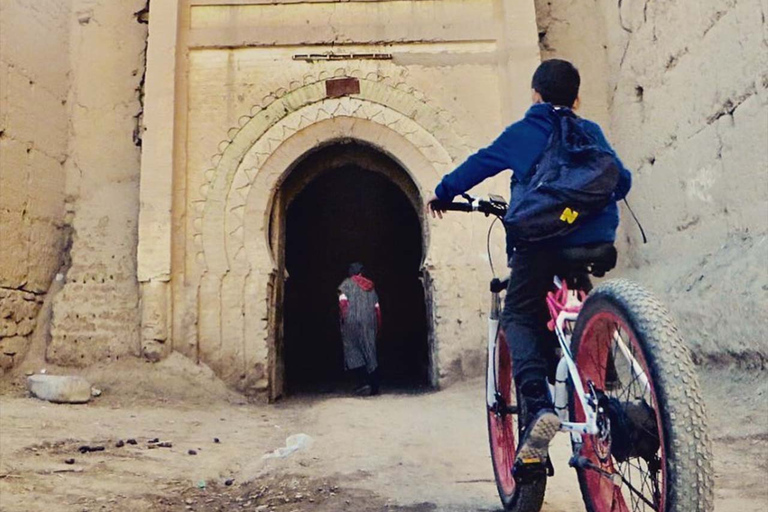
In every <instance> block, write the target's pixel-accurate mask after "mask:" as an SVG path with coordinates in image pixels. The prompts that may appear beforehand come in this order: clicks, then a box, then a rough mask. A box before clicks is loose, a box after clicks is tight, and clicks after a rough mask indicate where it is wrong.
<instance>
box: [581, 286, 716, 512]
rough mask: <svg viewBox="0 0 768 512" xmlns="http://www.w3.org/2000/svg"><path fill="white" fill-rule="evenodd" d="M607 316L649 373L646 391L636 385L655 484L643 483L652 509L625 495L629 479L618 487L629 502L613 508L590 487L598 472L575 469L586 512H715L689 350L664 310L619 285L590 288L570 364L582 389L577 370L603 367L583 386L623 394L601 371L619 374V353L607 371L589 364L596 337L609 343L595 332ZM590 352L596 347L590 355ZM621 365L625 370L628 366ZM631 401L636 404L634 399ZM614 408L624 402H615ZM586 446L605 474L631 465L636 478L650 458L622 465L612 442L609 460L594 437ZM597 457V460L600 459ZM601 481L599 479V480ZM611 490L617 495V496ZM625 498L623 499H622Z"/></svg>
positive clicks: (595, 357)
mask: <svg viewBox="0 0 768 512" xmlns="http://www.w3.org/2000/svg"><path fill="white" fill-rule="evenodd" d="M611 318H613V319H615V322H616V323H615V325H616V326H618V332H619V333H620V334H619V336H620V337H621V338H622V339H624V338H625V337H626V340H625V346H627V347H629V348H630V350H631V351H632V353H633V357H635V358H636V361H637V362H638V363H639V364H640V365H641V366H642V367H643V368H644V371H645V373H646V374H649V379H650V386H642V385H640V387H641V388H642V389H644V390H645V392H646V393H647V394H648V396H649V397H650V398H649V399H648V403H649V404H650V408H649V410H651V411H652V412H651V413H649V415H650V417H651V418H652V419H653V420H654V422H655V423H652V424H653V426H655V427H657V428H656V432H657V433H658V437H657V438H656V445H655V446H658V448H657V450H658V451H656V452H655V453H657V454H658V457H657V459H656V462H657V463H658V466H659V467H660V468H661V469H660V470H659V471H657V472H656V473H654V472H653V471H652V470H651V469H650V468H651V464H650V463H646V464H645V468H646V470H647V473H646V475H647V476H650V475H654V474H655V475H661V477H660V478H659V477H658V476H657V477H656V478H655V479H654V478H652V477H651V478H650V479H649V480H648V481H649V482H653V483H656V484H657V485H656V487H655V489H656V491H655V494H654V491H653V489H654V487H653V485H650V483H648V487H647V489H648V496H652V499H651V500H650V501H651V502H652V504H654V505H655V506H654V507H651V506H649V505H647V504H646V503H645V502H643V501H642V500H641V499H640V498H638V497H637V495H638V493H634V494H633V493H632V492H629V491H628V489H629V487H628V486H627V480H624V483H622V487H621V488H620V489H621V490H620V493H619V494H622V493H623V494H624V495H625V496H626V495H627V494H629V499H630V503H629V504H625V505H624V506H623V507H622V506H618V507H617V506H616V502H615V500H617V498H616V497H615V496H614V497H611V498H607V495H608V494H609V493H606V492H602V491H601V489H603V487H602V486H603V484H602V483H601V484H595V482H596V477H595V476H594V475H596V474H597V473H596V472H595V471H593V470H590V469H577V474H578V478H579V484H580V486H581V491H582V496H583V498H584V502H585V505H586V508H587V510H588V511H589V512H602V511H603V510H614V508H615V509H618V510H633V511H634V510H660V511H662V510H663V511H664V512H711V511H712V510H713V509H714V492H713V491H714V479H713V469H712V449H711V443H710V439H709V434H708V431H707V427H706V412H705V409H704V402H703V400H702V398H701V393H700V391H699V383H698V377H697V375H696V371H695V368H694V365H693V362H692V360H691V357H690V355H689V353H688V350H687V348H686V347H685V344H684V343H683V341H682V338H681V336H680V333H679V332H678V330H677V328H676V326H675V324H674V322H673V321H672V319H671V317H670V315H669V313H668V312H667V310H666V308H665V307H664V306H663V305H662V304H661V303H660V302H659V301H658V300H657V299H656V298H654V297H653V296H652V295H651V294H650V293H649V292H647V291H646V290H644V289H643V288H641V287H640V286H638V285H637V284H635V283H632V282H630V281H627V280H623V279H615V280H610V281H606V282H605V283H603V284H601V285H600V286H598V287H597V288H595V289H594V290H593V291H592V292H591V293H590V295H589V297H588V298H587V300H586V301H585V303H584V306H583V308H582V310H581V313H580V315H579V318H578V321H577V323H576V326H575V329H574V335H573V340H572V353H573V358H574V361H576V363H577V367H579V372H580V374H581V375H582V381H583V382H584V383H585V385H586V381H587V380H588V378H587V376H585V374H584V373H583V371H582V370H583V369H582V366H583V367H584V368H586V373H590V370H589V367H590V366H592V368H598V369H599V368H604V370H603V371H602V376H601V375H600V374H599V373H600V372H599V371H598V372H595V371H591V373H592V374H593V375H591V378H590V379H589V380H593V382H594V384H595V387H596V388H598V389H600V387H601V385H602V386H604V387H605V388H606V389H613V388H618V389H621V386H622V385H623V386H625V387H626V384H622V383H621V379H620V378H616V377H615V376H614V377H606V374H607V373H609V372H616V371H617V370H615V366H617V364H618V363H614V361H615V360H619V359H620V356H621V354H620V351H619V356H617V355H616V354H617V352H616V350H615V349H613V350H614V352H613V354H614V355H613V356H610V355H606V356H604V357H605V358H606V359H607V358H609V357H610V358H611V365H610V366H611V369H610V370H608V371H606V370H605V368H607V366H608V365H605V364H601V363H597V364H593V363H592V362H590V361H593V362H594V361H600V359H601V357H603V356H602V355H601V354H603V352H601V349H600V348H599V346H600V344H601V343H603V342H602V341H600V339H601V336H602V339H605V340H607V339H609V338H608V335H607V334H603V335H601V334H600V333H601V332H602V331H601V328H602V327H601V322H608V321H609V320H610V319H611ZM605 331H606V332H607V330H605ZM614 344H616V343H615V342H614ZM595 347H598V348H597V349H595ZM610 350H611V349H610V346H609V351H608V352H607V354H611V352H610ZM580 355H581V357H580ZM627 360H629V359H627ZM626 367H627V368H628V369H629V368H631V366H630V364H629V363H628V364H627V366H626ZM628 371H629V370H628ZM632 375H636V373H634V374H632ZM601 379H602V380H601ZM611 379H616V380H613V382H612V383H611V385H606V384H608V382H607V381H609V380H611ZM637 380H638V379H637V378H636V377H635V378H633V379H632V381H631V382H630V383H629V387H632V386H633V385H635V384H634V383H635V382H636V381H637ZM617 383H618V384H617ZM605 394H606V395H609V394H612V395H614V396H620V395H619V391H613V390H611V391H606V392H605ZM631 394H632V391H631V390H630V391H627V392H626V393H625V395H626V397H627V398H626V401H625V402H623V403H625V404H626V403H629V402H630V401H631V400H630V397H631ZM632 400H634V403H637V399H632ZM569 402H570V415H571V420H572V421H580V420H581V419H583V417H584V416H583V412H582V413H580V412H579V411H580V410H581V406H580V405H579V404H577V403H576V402H577V400H576V398H575V396H574V394H573V393H571V398H570V400H569ZM614 403H622V402H621V400H620V399H618V398H617V399H616V401H615V402H614ZM618 423H619V422H618V421H617V424H618ZM646 425H647V423H646ZM651 430H653V429H651ZM646 431H649V430H646ZM584 442H585V445H584V446H583V447H582V456H587V457H588V458H589V457H592V460H594V461H598V462H599V461H602V462H599V463H601V464H604V466H603V467H604V468H606V469H607V468H608V467H609V466H610V468H618V469H617V471H619V472H621V467H622V464H623V465H624V466H627V467H631V466H632V461H635V463H636V464H637V469H638V472H637V473H636V474H640V475H643V472H642V469H643V467H642V466H643V464H642V463H641V462H642V461H644V460H645V461H647V460H648V458H641V457H640V456H636V458H635V459H631V458H630V459H625V460H624V462H621V461H620V460H618V459H616V458H615V457H616V454H615V452H611V449H610V447H611V446H612V445H611V444H610V443H612V442H613V441H612V440H610V441H609V442H608V444H607V446H608V447H609V448H608V449H607V451H608V452H609V453H608V455H607V456H605V454H604V453H603V452H601V448H602V447H603V446H606V445H604V444H600V441H599V440H598V439H597V436H585V441H584ZM588 443H591V446H590V447H589V448H590V449H589V450H588V449H587V447H586V445H587V444H588ZM616 446H618V445H616ZM654 449H656V448H654ZM617 451H618V448H617ZM601 454H602V455H603V457H602V458H601V457H599V455H601ZM606 459H607V461H606ZM638 461H640V462H638ZM629 471H632V470H629ZM600 478H603V479H605V477H600ZM630 478H631V474H630ZM659 480H661V485H659ZM644 485H646V480H640V481H638V480H635V481H634V486H635V488H638V487H642V486H644ZM613 492H614V493H615V490H614V491H613ZM641 494H642V493H641ZM624 499H625V500H626V497H625V498H624ZM610 500H614V501H613V502H611V503H612V504H609V502H610ZM633 500H635V501H633ZM625 503H626V501H625ZM620 505H621V504H620Z"/></svg>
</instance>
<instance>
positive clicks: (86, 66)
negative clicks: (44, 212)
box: [46, 0, 147, 365]
mask: <svg viewBox="0 0 768 512" xmlns="http://www.w3.org/2000/svg"><path fill="white" fill-rule="evenodd" d="M146 5H147V2H146V0H143V1H142V0H131V1H120V2H114V1H109V0H88V1H85V0H82V1H80V0H74V1H73V5H72V8H73V12H74V16H73V17H72V26H71V47H70V63H71V67H72V84H71V89H70V93H69V102H70V104H71V107H72V108H71V111H70V116H69V121H70V143H69V158H68V160H67V165H66V171H67V199H68V203H67V206H68V209H69V211H70V212H71V213H70V215H71V230H72V248H71V252H70V254H71V260H72V263H71V267H70V268H69V269H68V270H67V272H66V274H65V276H64V279H65V282H64V287H63V289H62V291H61V292H60V293H59V294H58V295H57V296H56V298H55V299H54V302H53V318H52V325H51V340H50V343H49V344H48V347H47V352H46V357H47V359H48V360H49V361H52V362H55V363H59V364H68V365H87V364H89V363H92V362H94V361H100V360H108V359H111V358H119V357H120V356H121V355H123V354H129V353H135V354H137V353H138V342H139V337H138V336H139V314H138V301H139V299H138V284H137V281H136V244H137V227H136V226H137V222H138V211H139V168H140V163H139V162H140V155H141V148H140V147H139V145H138V141H137V140H135V136H136V135H137V122H138V118H139V116H140V114H141V111H142V105H141V102H140V93H141V84H142V81H143V76H144V58H145V48H146V36H147V25H146V23H141V22H140V21H142V20H140V19H139V18H140V14H137V13H140V11H141V10H142V9H143V8H145V7H146Z"/></svg>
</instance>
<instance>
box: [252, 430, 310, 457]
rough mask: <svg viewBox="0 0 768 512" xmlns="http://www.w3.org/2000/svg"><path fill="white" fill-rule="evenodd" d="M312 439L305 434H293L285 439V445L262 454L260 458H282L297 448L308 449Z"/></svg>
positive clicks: (297, 449)
mask: <svg viewBox="0 0 768 512" xmlns="http://www.w3.org/2000/svg"><path fill="white" fill-rule="evenodd" d="M313 443H314V439H312V438H311V437H310V436H308V435H307V434H293V435H292V436H288V439H286V440H285V446H284V447H281V448H278V449H277V450H275V451H273V452H272V453H267V454H264V456H263V457H262V459H282V458H284V457H287V456H289V455H290V454H292V453H294V452H297V451H299V450H308V449H310V448H311V447H312V444H313Z"/></svg>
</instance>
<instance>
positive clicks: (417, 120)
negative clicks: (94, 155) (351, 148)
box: [138, 0, 539, 390]
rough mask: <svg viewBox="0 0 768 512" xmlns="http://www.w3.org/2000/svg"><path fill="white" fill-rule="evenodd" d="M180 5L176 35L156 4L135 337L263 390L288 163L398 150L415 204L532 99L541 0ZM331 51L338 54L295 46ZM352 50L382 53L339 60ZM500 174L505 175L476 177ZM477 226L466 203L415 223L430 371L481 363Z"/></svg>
mask: <svg viewBox="0 0 768 512" xmlns="http://www.w3.org/2000/svg"><path fill="white" fill-rule="evenodd" d="M168 8H169V6H167V5H166V6H165V7H163V9H164V10H171V11H173V9H168ZM153 9H154V7H153ZM157 12H158V11H155V12H154V13H153V16H154V15H155V14H157ZM176 15H178V18H179V27H180V34H179V39H178V41H179V43H178V44H179V45H180V47H179V48H176V47H175V45H176V38H175V34H174V33H172V32H171V33H170V35H169V37H165V38H164V37H163V32H162V31H164V30H166V31H167V30H168V25H169V24H168V23H160V22H158V25H157V30H156V29H155V24H154V23H155V22H157V20H160V21H162V20H163V19H168V20H172V19H175V15H174V13H172V12H168V13H166V14H165V15H164V16H165V17H164V18H163V19H161V18H156V17H153V16H152V17H151V19H150V23H151V26H150V43H149V60H148V69H149V74H148V76H147V107H148V112H147V118H146V121H147V132H146V137H145V141H146V146H145V148H146V151H147V152H146V154H145V155H144V156H143V159H142V189H141V201H142V205H141V226H140V242H139V255H138V261H139V279H140V280H141V281H142V303H143V319H144V323H143V333H144V336H143V350H144V352H145V354H146V355H148V356H150V357H155V354H158V353H164V352H167V350H169V349H170V348H171V347H172V348H173V349H174V350H178V351H181V352H183V353H185V354H187V355H189V356H190V357H194V358H198V359H199V360H201V361H204V362H206V363H208V364H210V365H211V366H212V367H213V368H214V369H215V370H216V371H217V373H218V374H219V375H221V376H222V377H224V378H225V379H226V380H227V381H228V382H229V383H231V384H233V385H236V386H238V387H240V388H241V389H246V390H250V389H259V388H261V387H263V386H264V385H265V382H266V380H265V377H267V373H268V372H269V369H270V368H273V369H274V368H275V366H276V364H278V365H279V363H275V361H274V358H273V359H272V360H269V358H270V353H272V354H274V352H276V350H274V349H273V348H271V347H272V345H270V343H274V337H271V336H272V335H273V333H272V332H271V330H270V329H273V328H274V324H275V322H277V323H279V320H277V321H275V320H274V319H275V317H274V315H275V310H276V309H277V308H279V307H281V304H280V303H279V300H277V301H273V300H272V297H271V294H272V293H273V289H274V286H275V283H276V282H277V283H278V284H279V281H278V280H282V279H283V276H282V275H281V272H282V271H281V269H280V261H279V260H280V258H281V256H280V254H278V252H279V251H276V250H274V248H273V247H271V246H270V243H269V241H268V238H269V236H270V235H269V233H270V225H269V222H270V221H269V219H270V215H269V214H270V210H271V208H272V206H273V204H272V201H273V199H274V197H275V193H276V192H277V190H278V189H279V186H280V182H281V180H282V179H284V177H285V176H286V173H287V172H288V171H289V170H290V167H291V165H292V164H293V163H294V162H296V161H297V160H299V159H300V158H301V157H302V156H303V155H304V154H305V153H306V152H307V151H310V150H311V149H313V148H315V147H317V146H318V145H319V144H321V143H324V142H327V141H333V140H335V139H339V138H344V137H347V138H354V139H358V140H361V141H364V142H366V143H369V144H371V145H373V146H374V147H376V148H378V149H380V150H381V151H384V152H385V153H387V154H389V155H392V156H393V157H394V158H395V159H396V160H397V161H399V162H400V163H402V164H403V166H404V167H405V168H406V169H407V171H408V172H409V174H410V176H411V179H412V180H413V182H414V183H415V185H416V187H417V188H418V190H419V193H420V195H421V196H422V197H420V198H417V199H416V200H417V201H418V202H420V201H421V200H423V198H424V196H426V195H427V194H429V193H430V192H431V190H433V189H434V186H435V185H436V184H437V182H438V180H439V179H440V177H441V175H442V174H443V173H445V172H448V171H450V170H451V169H452V168H453V166H454V165H456V164H458V163H459V162H460V161H461V160H462V159H463V158H464V157H466V156H467V155H468V154H469V153H470V152H471V151H472V150H474V149H476V148H477V147H479V146H481V145H483V144H486V143H488V142H490V140H492V138H493V137H495V136H496V135H497V134H498V132H499V131H500V130H501V129H502V128H503V127H504V126H505V125H506V124H508V123H509V122H511V121H512V120H514V118H515V117H518V116H520V115H522V113H523V112H524V111H525V109H526V108H527V106H528V103H529V100H530V92H529V85H528V84H529V80H530V74H531V72H532V71H533V69H534V68H535V66H536V64H537V63H538V59H539V55H538V47H537V44H536V32H535V19H534V10H533V5H532V4H531V3H530V2H528V1H520V0H503V1H501V0H500V1H495V0H483V1H467V0H445V1H431V0H427V1H420V2H299V3H295V2H274V3H273V2H263V1H260V0H254V1H253V2H243V3H241V4H231V3H227V2H220V1H214V0H212V1H210V2H197V3H195V4H194V5H192V6H191V7H184V6H182V7H180V8H179V9H178V11H176ZM171 26H172V24H171ZM174 48H176V52H174V51H173V49H174ZM158 49H159V50H158ZM324 52H335V53H336V54H340V55H342V59H343V60H338V61H327V60H326V61H324V60H322V59H320V60H315V61H306V60H296V59H294V56H295V55H298V54H308V53H314V54H318V53H324ZM355 53H356V54H370V53H386V54H390V55H391V56H392V57H391V59H384V60H371V59H367V58H364V57H351V58H343V56H344V55H348V56H349V55H351V54H355ZM179 56H180V57H179ZM173 69H176V74H175V76H174V75H173V74H171V73H168V70H173ZM334 77H348V78H350V79H353V80H357V83H358V84H359V92H356V93H351V94H349V95H348V97H344V98H333V97H329V96H328V94H327V92H326V81H327V80H329V79H331V78H334ZM174 80H177V82H176V89H175V91H176V96H174V87H173V84H174ZM169 104H171V105H175V106H176V111H175V112H174V111H173V110H172V109H169V108H168V107H167V106H168V105H169ZM150 105H152V106H151V107H150ZM163 105H165V106H163ZM150 108H152V109H153V110H151V111H150V110H149V109H150ZM174 134H175V135H176V139H175V141H174V140H173V139H171V141H170V142H169V140H168V138H169V137H173V135H174ZM169 147H173V148H174V152H173V155H175V156H174V160H173V161H171V162H169V160H170V159H169V158H168V157H169V152H168V151H167V148H169ZM159 148H166V150H165V151H160V150H159ZM171 164H172V167H171V166H170V165H171ZM507 188H508V181H507V180H506V178H504V177H501V178H499V179H498V180H495V181H493V182H491V183H487V184H485V185H484V186H483V187H482V188H481V189H479V190H478V191H477V192H478V193H483V192H485V193H487V192H488V191H491V190H493V191H495V192H497V193H506V191H507ZM172 194H173V196H172ZM171 197H173V204H172V205H171ZM487 226H488V221H487V219H483V218H474V217H468V216H464V217H461V216H450V217H449V218H448V219H446V220H445V221H443V222H442V223H440V224H437V223H428V222H425V223H424V226H423V227H424V231H425V234H426V235H425V239H426V241H428V245H427V249H428V251H427V260H426V262H425V268H426V269H427V270H428V272H429V274H430V276H431V277H432V280H433V283H434V288H433V290H432V292H433V303H434V306H435V308H434V312H433V313H434V316H435V324H434V327H435V340H436V342H435V343H436V346H437V350H436V353H435V354H434V355H435V357H436V359H437V361H436V364H437V369H438V370H439V373H440V374H439V377H440V378H445V379H450V378H456V377H460V376H461V375H467V374H469V375H472V374H477V373H479V372H480V371H481V368H482V364H483V358H482V346H483V344H484V342H485V335H484V332H485V327H484V319H483V314H484V313H483V312H484V311H485V310H486V303H487V291H486V288H487V283H486V280H487V278H488V266H487V261H486V259H485V256H484V252H485V251H484V242H485V238H484V235H485V229H486V228H487ZM499 240H501V237H500V238H499ZM468 247H471V248H470V249H469V250H468ZM171 249H172V250H171ZM278 276H279V277H278ZM169 281H170V284H168V285H166V283H168V282H169ZM457 281H460V282H461V283H462V284H461V286H460V287H457V286H455V284H454V283H456V282H457ZM166 311H170V314H168V315H167V316H166V314H165V312H166ZM169 340H170V341H169Z"/></svg>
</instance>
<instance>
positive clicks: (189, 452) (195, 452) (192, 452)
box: [187, 450, 197, 455]
mask: <svg viewBox="0 0 768 512" xmlns="http://www.w3.org/2000/svg"><path fill="white" fill-rule="evenodd" d="M187 453H188V454H190V455H197V451H195V450H187Z"/></svg>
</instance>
